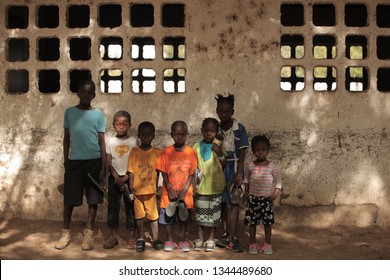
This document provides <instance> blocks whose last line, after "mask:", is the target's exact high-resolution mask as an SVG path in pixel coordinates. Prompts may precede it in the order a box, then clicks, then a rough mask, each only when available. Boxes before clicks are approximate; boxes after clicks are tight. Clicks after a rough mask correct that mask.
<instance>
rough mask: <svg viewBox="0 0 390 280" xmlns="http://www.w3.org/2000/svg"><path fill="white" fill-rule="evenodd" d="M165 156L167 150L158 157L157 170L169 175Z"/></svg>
mask: <svg viewBox="0 0 390 280" xmlns="http://www.w3.org/2000/svg"><path fill="white" fill-rule="evenodd" d="M165 154H166V153H165V150H162V151H161V153H160V155H159V156H158V160H157V166H156V169H157V170H158V171H161V172H164V173H167V170H166V168H165V167H166V156H165Z"/></svg>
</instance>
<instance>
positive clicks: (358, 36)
mask: <svg viewBox="0 0 390 280" xmlns="http://www.w3.org/2000/svg"><path fill="white" fill-rule="evenodd" d="M362 2H363V1H362ZM369 5H371V6H369ZM389 14H390V4H370V2H366V3H361V2H360V3H343V4H337V2H336V1H324V2H321V3H314V4H313V5H308V4H307V3H305V1H297V2H294V3H282V4H281V5H280V22H281V38H280V56H281V57H282V59H283V65H282V66H281V71H280V88H281V89H282V90H283V91H286V92H297V91H302V90H304V89H305V88H307V87H311V88H312V89H314V91H319V92H331V91H335V90H336V89H337V88H339V87H343V86H344V87H345V90H346V91H348V92H365V91H367V90H368V89H369V88H370V85H371V86H372V85H376V89H377V90H378V91H379V92H383V93H387V92H390V67H389V64H388V62H389V60H390V35H389V34H390V33H389V31H390V29H389V28H390V17H389V16H388V15H389ZM372 37H375V38H374V39H372V40H370V38H372ZM370 43H371V46H370ZM370 49H371V50H373V51H372V52H370V51H369V50H370ZM345 61H346V63H345ZM307 65H310V66H307ZM313 65H314V66H313ZM373 65H375V66H373ZM308 67H310V69H307V68H308ZM306 72H310V73H312V75H313V76H312V77H310V79H308V78H306ZM370 72H371V76H370ZM375 72H376V73H375ZM370 78H371V79H376V83H375V82H374V83H370ZM308 81H310V84H308ZM339 81H344V85H342V84H341V83H340V82H339Z"/></svg>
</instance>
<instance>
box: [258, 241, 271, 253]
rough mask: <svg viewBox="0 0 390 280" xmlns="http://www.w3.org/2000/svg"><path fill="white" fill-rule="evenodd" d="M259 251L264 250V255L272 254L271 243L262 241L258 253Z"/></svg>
mask: <svg viewBox="0 0 390 280" xmlns="http://www.w3.org/2000/svg"><path fill="white" fill-rule="evenodd" d="M261 252H264V255H272V254H273V251H272V245H271V244H267V243H264V246H263V248H261V250H260V253H261Z"/></svg>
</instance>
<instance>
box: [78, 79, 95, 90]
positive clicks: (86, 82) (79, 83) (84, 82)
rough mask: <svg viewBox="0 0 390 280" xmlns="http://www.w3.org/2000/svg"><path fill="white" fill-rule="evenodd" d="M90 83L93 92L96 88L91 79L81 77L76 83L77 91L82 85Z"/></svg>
mask: <svg viewBox="0 0 390 280" xmlns="http://www.w3.org/2000/svg"><path fill="white" fill-rule="evenodd" d="M85 85H90V86H91V87H92V90H93V92H95V90H96V86H95V83H94V82H93V81H92V80H91V79H82V80H80V81H79V82H78V84H77V91H79V90H80V89H81V88H82V87H83V86H85Z"/></svg>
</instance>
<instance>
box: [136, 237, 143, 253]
mask: <svg viewBox="0 0 390 280" xmlns="http://www.w3.org/2000/svg"><path fill="white" fill-rule="evenodd" d="M135 250H136V251H137V252H143V251H145V240H143V239H138V240H137V245H136V248H135Z"/></svg>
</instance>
